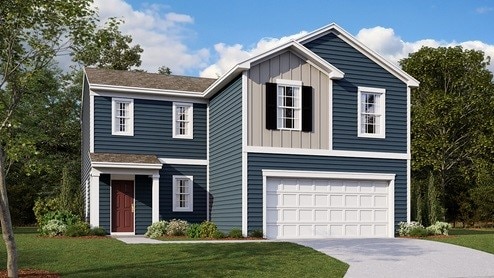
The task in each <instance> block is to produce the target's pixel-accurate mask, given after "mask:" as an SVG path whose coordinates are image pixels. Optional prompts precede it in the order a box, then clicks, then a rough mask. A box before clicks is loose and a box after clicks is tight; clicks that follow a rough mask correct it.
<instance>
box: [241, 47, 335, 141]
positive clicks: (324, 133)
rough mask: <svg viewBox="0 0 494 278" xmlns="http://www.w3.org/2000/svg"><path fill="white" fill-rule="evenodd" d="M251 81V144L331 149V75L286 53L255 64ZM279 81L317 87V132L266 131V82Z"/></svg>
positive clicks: (315, 116) (292, 54) (315, 99)
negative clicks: (295, 81)
mask: <svg viewBox="0 0 494 278" xmlns="http://www.w3.org/2000/svg"><path fill="white" fill-rule="evenodd" d="M248 76H249V81H248V94H249V96H248V98H247V102H248V104H247V105H248V106H249V107H248V109H247V111H248V113H249V115H247V118H248V121H249V123H248V133H249V135H248V139H249V140H248V144H249V145H250V146H269V147H282V148H307V149H309V148H311V149H327V148H328V146H329V138H328V134H329V132H328V130H329V126H328V125H329V123H328V119H329V114H328V102H329V99H328V96H329V92H328V89H329V86H328V85H329V79H328V76H327V75H326V74H325V73H323V72H321V71H319V70H318V69H317V68H316V67H314V66H312V65H311V64H310V63H307V62H306V61H304V60H302V59H301V58H300V57H298V56H297V55H296V54H294V53H291V52H284V53H282V54H280V55H278V56H275V57H273V58H270V59H268V60H266V61H263V62H261V63H259V64H257V65H254V66H252V67H251V69H250V70H249V74H248ZM276 79H290V80H301V81H302V83H303V84H304V85H306V86H312V88H313V108H314V109H313V127H314V128H313V132H310V133H308V132H301V131H290V130H274V131H273V130H267V129H266V128H265V124H264V123H265V88H266V87H265V83H266V82H275V81H276Z"/></svg>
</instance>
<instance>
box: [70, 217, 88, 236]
mask: <svg viewBox="0 0 494 278" xmlns="http://www.w3.org/2000/svg"><path fill="white" fill-rule="evenodd" d="M88 234H89V224H88V223H86V222H84V221H79V222H76V223H74V224H72V225H69V226H67V230H66V231H65V233H64V235H66V236H70V237H76V236H87V235H88Z"/></svg>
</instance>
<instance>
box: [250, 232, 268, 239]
mask: <svg viewBox="0 0 494 278" xmlns="http://www.w3.org/2000/svg"><path fill="white" fill-rule="evenodd" d="M249 235H250V236H251V237H255V238H262V237H263V236H264V234H263V232H262V230H252V231H250V234H249Z"/></svg>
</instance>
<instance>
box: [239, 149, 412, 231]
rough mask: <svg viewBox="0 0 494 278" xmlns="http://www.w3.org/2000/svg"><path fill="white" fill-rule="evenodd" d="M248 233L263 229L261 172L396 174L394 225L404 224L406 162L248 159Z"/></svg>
mask: <svg viewBox="0 0 494 278" xmlns="http://www.w3.org/2000/svg"><path fill="white" fill-rule="evenodd" d="M247 169H248V229H249V231H252V230H256V229H262V209H263V198H262V193H263V188H262V186H263V184H262V181H263V177H262V170H288V171H290V170H292V171H324V172H353V173H358V172H361V173H380V174H396V177H395V194H394V197H395V225H397V224H398V223H399V222H400V221H406V220H407V161H406V160H396V159H379V158H349V157H324V156H305V155H289V154H256V153H249V155H248V168H247Z"/></svg>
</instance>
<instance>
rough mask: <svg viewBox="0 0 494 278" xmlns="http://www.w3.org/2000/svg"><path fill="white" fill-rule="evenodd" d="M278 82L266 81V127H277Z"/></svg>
mask: <svg viewBox="0 0 494 278" xmlns="http://www.w3.org/2000/svg"><path fill="white" fill-rule="evenodd" d="M277 89H278V87H277V85H276V83H266V128H267V129H277V123H276V121H277V118H276V117H277V116H276V109H277V107H276V90H277Z"/></svg>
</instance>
